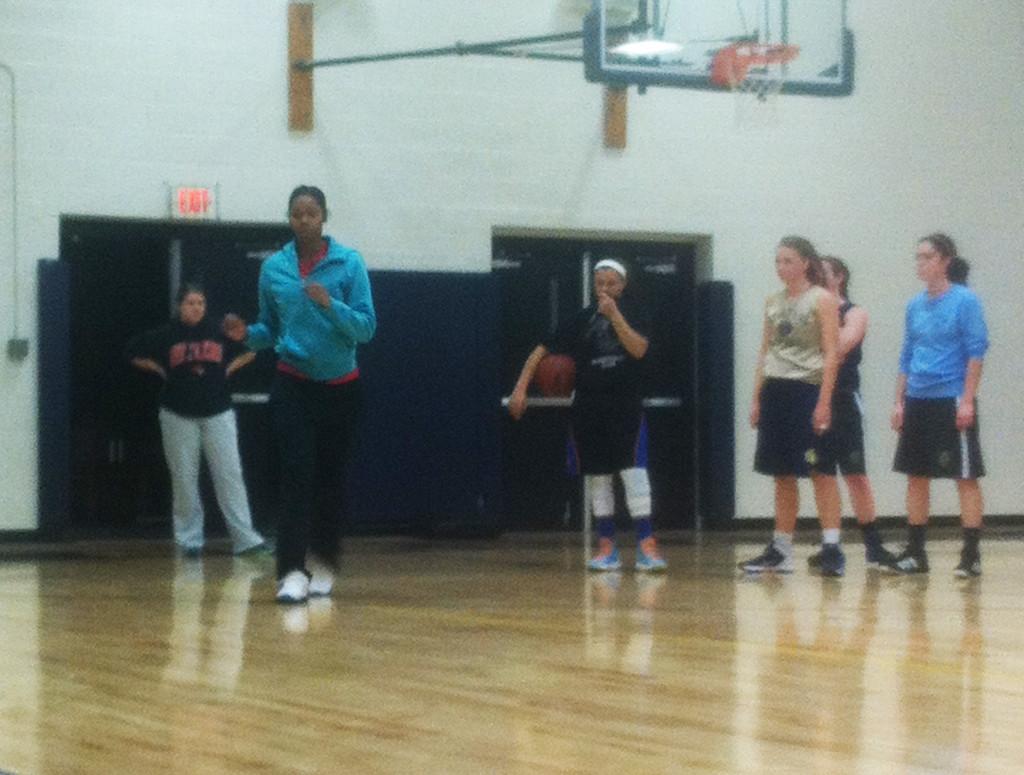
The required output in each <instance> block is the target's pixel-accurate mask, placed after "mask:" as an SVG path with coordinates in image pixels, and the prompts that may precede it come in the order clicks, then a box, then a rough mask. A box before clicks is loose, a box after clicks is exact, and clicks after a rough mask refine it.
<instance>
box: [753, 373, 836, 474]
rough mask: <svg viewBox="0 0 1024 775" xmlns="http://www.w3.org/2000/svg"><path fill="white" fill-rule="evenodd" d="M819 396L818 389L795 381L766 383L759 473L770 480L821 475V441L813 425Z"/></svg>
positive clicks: (757, 458)
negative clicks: (819, 469)
mask: <svg viewBox="0 0 1024 775" xmlns="http://www.w3.org/2000/svg"><path fill="white" fill-rule="evenodd" d="M819 392H820V388H819V386H818V385H811V384H810V383H807V382H800V381H798V380H795V379H774V378H770V379H766V380H765V381H764V384H763V385H762V386H761V417H760V420H759V422H758V424H757V452H756V453H755V454H754V470H755V471H757V472H758V473H760V474H767V475H768V476H810V475H811V474H813V473H818V459H819V456H820V450H819V444H820V442H821V437H819V436H818V435H817V434H815V433H814V428H813V426H812V421H813V418H814V407H815V406H816V405H817V403H818V394H819ZM822 473H826V474H827V473H829V472H828V471H823V472H822Z"/></svg>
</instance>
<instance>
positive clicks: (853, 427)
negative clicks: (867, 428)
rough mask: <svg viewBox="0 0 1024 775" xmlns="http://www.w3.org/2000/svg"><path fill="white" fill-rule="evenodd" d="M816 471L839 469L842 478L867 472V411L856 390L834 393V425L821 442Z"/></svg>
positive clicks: (834, 470) (832, 472)
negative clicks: (865, 450)
mask: <svg viewBox="0 0 1024 775" xmlns="http://www.w3.org/2000/svg"><path fill="white" fill-rule="evenodd" d="M816 469H817V470H818V471H820V472H821V473H824V474H834V473H835V472H836V470H838V471H839V473H841V474H842V475H843V476H854V475H857V474H866V473H867V468H866V466H865V463H864V411H863V409H862V404H861V400H860V395H859V394H858V393H857V392H856V391H853V390H837V391H836V392H835V393H833V394H832V425H831V426H830V427H829V429H828V431H827V432H826V433H825V434H824V435H823V436H822V437H821V439H819V441H818V463H817V465H816Z"/></svg>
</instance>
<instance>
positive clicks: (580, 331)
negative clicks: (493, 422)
mask: <svg viewBox="0 0 1024 775" xmlns="http://www.w3.org/2000/svg"><path fill="white" fill-rule="evenodd" d="M626 277H627V272H626V268H625V266H623V264H622V263H621V262H620V261H616V260H615V259H611V258H606V259H603V260H601V261H598V262H597V264H596V265H595V266H594V296H595V301H594V303H593V304H591V305H590V306H589V307H587V308H586V309H584V310H581V311H580V312H579V314H577V315H576V316H575V317H573V318H571V319H570V320H568V321H565V322H563V323H562V324H561V325H559V327H558V330H557V331H556V332H555V333H554V334H553V335H552V336H551V337H549V338H548V339H547V340H545V341H544V342H543V343H542V344H539V345H537V347H535V348H534V350H533V352H531V353H530V356H529V357H528V358H527V359H526V363H525V364H524V365H523V369H522V371H521V372H520V374H519V379H518V380H517V381H516V385H515V388H514V389H513V391H512V395H511V397H510V399H509V413H510V414H511V415H512V417H514V418H515V419H517V420H518V419H519V418H520V417H522V416H523V413H524V412H525V411H526V390H527V388H528V387H529V385H530V383H531V382H532V381H533V375H534V372H535V371H536V369H537V365H538V364H539V363H540V361H541V359H543V358H544V356H546V355H547V354H548V353H549V352H556V353H567V354H569V355H571V356H572V358H573V360H574V361H575V363H576V392H575V394H574V397H573V405H572V427H573V435H574V437H575V441H576V449H577V453H578V455H579V462H580V470H581V472H582V473H583V475H584V476H586V477H587V483H588V485H589V487H588V489H589V491H590V493H591V504H590V505H591V508H592V510H593V514H594V517H595V520H596V522H597V532H598V553H597V555H595V556H594V557H593V558H592V559H591V560H590V561H589V562H588V563H587V567H588V569H590V570H594V571H613V570H618V569H619V568H620V567H622V563H621V560H620V559H619V552H618V549H617V548H616V546H615V494H614V490H613V489H612V478H613V477H614V476H615V474H618V475H619V477H620V478H621V480H622V485H623V489H624V491H625V495H626V506H627V508H628V509H629V513H630V515H631V516H632V517H633V524H634V527H635V529H636V537H637V551H636V569H637V570H638V571H663V570H665V567H666V565H665V560H664V559H662V557H661V555H660V554H659V553H658V548H657V543H656V542H655V539H654V534H653V528H652V525H651V488H650V482H649V480H648V477H647V469H646V468H645V464H646V460H645V457H646V450H645V449H644V445H643V444H642V443H641V439H642V435H643V433H642V429H643V406H642V403H641V384H640V373H639V372H640V369H639V361H640V359H641V358H643V357H644V355H646V354H647V348H648V345H649V342H648V339H647V337H646V336H645V335H644V333H643V331H644V330H645V328H646V325H645V321H644V318H643V316H642V314H641V313H640V311H639V310H637V309H635V308H634V307H632V306H631V305H629V304H628V302H627V301H626V300H625V299H623V296H622V294H623V291H624V290H625V289H626Z"/></svg>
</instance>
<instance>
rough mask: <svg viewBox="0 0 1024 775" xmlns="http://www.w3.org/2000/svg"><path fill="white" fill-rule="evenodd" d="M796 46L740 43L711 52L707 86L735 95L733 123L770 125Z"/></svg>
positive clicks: (798, 50)
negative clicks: (776, 100)
mask: <svg viewBox="0 0 1024 775" xmlns="http://www.w3.org/2000/svg"><path fill="white" fill-rule="evenodd" d="M799 54H800V47H799V46H791V45H787V44H783V43H758V42H755V41H742V42H739V43H732V44H730V45H728V46H725V47H724V48H721V49H719V50H718V51H717V52H715V56H714V58H713V59H712V61H711V77H710V80H711V83H713V84H714V85H715V86H719V87H721V88H723V89H729V90H730V91H731V92H732V93H733V94H735V95H736V123H737V125H739V126H744V127H749V126H764V125H766V124H770V123H774V118H775V117H776V113H775V107H776V105H775V97H776V96H778V94H779V92H781V91H782V87H783V86H784V85H785V83H786V73H787V71H788V65H789V63H790V62H792V61H793V60H794V59H796V58H797V56H798V55H799Z"/></svg>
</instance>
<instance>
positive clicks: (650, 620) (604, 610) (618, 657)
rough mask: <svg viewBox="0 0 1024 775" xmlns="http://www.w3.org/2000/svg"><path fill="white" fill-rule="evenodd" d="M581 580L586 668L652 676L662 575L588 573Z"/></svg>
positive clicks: (662, 585) (663, 577)
mask: <svg viewBox="0 0 1024 775" xmlns="http://www.w3.org/2000/svg"><path fill="white" fill-rule="evenodd" d="M584 578H585V581H584V612H585V616H586V622H585V630H584V632H585V633H586V643H585V644H584V646H585V648H584V658H585V660H586V662H587V664H588V665H590V666H592V667H598V668H603V669H609V670H620V671H622V672H625V673H631V674H634V675H643V676H646V675H650V674H651V657H652V654H653V652H654V616H655V612H656V610H657V606H658V598H659V595H660V594H661V592H662V590H663V589H664V587H665V584H666V578H665V576H664V575H653V574H642V573H638V574H635V575H629V576H626V577H624V576H623V574H622V573H620V572H616V573H590V574H587V575H586V576H585V577H584Z"/></svg>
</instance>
